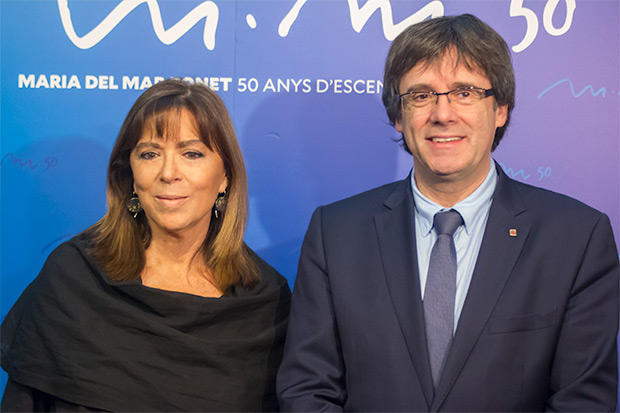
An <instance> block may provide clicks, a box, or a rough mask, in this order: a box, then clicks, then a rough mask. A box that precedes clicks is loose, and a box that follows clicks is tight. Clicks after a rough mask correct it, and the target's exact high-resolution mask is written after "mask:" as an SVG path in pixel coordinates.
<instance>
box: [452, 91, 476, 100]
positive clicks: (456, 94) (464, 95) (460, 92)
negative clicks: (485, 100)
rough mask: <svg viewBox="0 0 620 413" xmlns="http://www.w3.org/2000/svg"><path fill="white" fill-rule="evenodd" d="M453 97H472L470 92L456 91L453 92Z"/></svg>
mask: <svg viewBox="0 0 620 413" xmlns="http://www.w3.org/2000/svg"><path fill="white" fill-rule="evenodd" d="M454 95H455V96H456V97H457V98H459V99H468V98H470V97H472V93H471V91H470V90H457V91H455V92H454Z"/></svg>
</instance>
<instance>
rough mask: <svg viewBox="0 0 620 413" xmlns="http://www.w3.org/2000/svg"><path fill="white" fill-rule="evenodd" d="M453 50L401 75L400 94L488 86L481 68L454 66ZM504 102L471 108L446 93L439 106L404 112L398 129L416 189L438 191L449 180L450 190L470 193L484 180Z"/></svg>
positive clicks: (492, 101)
mask: <svg viewBox="0 0 620 413" xmlns="http://www.w3.org/2000/svg"><path fill="white" fill-rule="evenodd" d="M455 59H456V53H455V52H452V53H451V52H448V53H446V55H445V56H444V58H443V59H442V60H440V61H439V62H438V64H435V65H428V66H424V65H423V64H418V65H416V66H414V67H413V69H411V70H410V71H409V72H407V73H406V74H405V75H404V76H403V77H402V79H401V81H400V85H399V93H401V94H402V93H406V92H411V91H417V92H439V93H441V92H447V91H450V90H454V89H458V88H461V87H468V86H475V87H479V88H484V89H489V88H491V83H490V81H489V80H488V79H487V77H486V76H485V75H484V74H482V72H479V71H471V70H469V69H467V68H466V67H465V66H464V65H463V64H459V65H458V66H457V65H456V60H455ZM506 114H507V106H499V107H498V106H497V104H496V103H495V98H494V97H488V98H484V99H481V100H480V101H477V102H475V103H474V104H472V105H470V106H458V105H455V104H454V103H449V102H448V98H447V96H445V95H442V96H440V97H439V100H438V102H437V104H436V105H435V104H434V102H433V104H431V105H429V107H424V108H414V109H412V110H411V111H408V112H406V111H404V110H403V111H402V115H401V119H400V120H398V121H396V125H395V126H396V130H397V131H398V132H401V133H403V134H404V136H405V141H406V142H407V145H408V146H409V149H410V150H411V152H412V154H413V162H414V167H415V168H414V171H415V179H416V184H417V185H418V188H419V189H420V191H422V193H424V194H425V195H427V196H428V194H427V193H426V192H428V191H425V189H429V188H430V189H431V192H432V190H436V188H437V186H438V185H442V184H450V185H451V190H457V191H464V192H467V193H466V194H464V195H465V196H467V195H469V193H471V192H473V191H474V190H475V189H476V188H477V187H478V186H479V185H480V184H481V183H482V181H483V180H484V178H485V177H486V174H487V172H488V170H489V165H490V162H491V147H492V144H493V139H494V136H495V129H496V128H498V127H501V126H503V125H504V123H505V122H506Z"/></svg>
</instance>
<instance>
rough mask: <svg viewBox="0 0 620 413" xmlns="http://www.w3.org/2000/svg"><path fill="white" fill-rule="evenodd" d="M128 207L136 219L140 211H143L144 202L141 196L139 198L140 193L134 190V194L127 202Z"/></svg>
mask: <svg viewBox="0 0 620 413" xmlns="http://www.w3.org/2000/svg"><path fill="white" fill-rule="evenodd" d="M127 209H128V210H129V212H130V213H132V214H133V217H134V219H135V218H136V217H137V216H138V214H139V213H140V212H142V203H141V202H140V198H138V194H136V191H134V192H133V195H132V196H131V198H130V199H129V202H127Z"/></svg>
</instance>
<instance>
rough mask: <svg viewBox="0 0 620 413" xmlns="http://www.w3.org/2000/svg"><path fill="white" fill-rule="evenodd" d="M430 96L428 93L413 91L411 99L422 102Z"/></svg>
mask: <svg viewBox="0 0 620 413" xmlns="http://www.w3.org/2000/svg"><path fill="white" fill-rule="evenodd" d="M430 98H431V94H430V93H415V94H413V100H415V101H417V102H424V101H425V100H429V99H430Z"/></svg>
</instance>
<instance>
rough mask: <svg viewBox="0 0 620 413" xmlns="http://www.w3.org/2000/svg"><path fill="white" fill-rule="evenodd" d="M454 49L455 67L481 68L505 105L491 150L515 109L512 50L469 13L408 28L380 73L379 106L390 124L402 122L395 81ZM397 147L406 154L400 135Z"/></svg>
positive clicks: (490, 29)
mask: <svg viewBox="0 0 620 413" xmlns="http://www.w3.org/2000/svg"><path fill="white" fill-rule="evenodd" d="M450 50H456V53H457V64H459V63H463V64H464V65H465V66H466V67H467V68H468V69H469V70H481V71H482V72H483V74H484V75H485V76H486V77H487V78H488V79H489V81H490V82H491V87H492V88H493V90H494V92H495V94H494V96H495V100H496V102H497V104H498V105H500V106H504V105H507V106H508V111H507V116H506V123H505V124H504V125H503V126H502V127H500V128H497V129H496V130H495V139H494V140H493V150H494V149H495V148H496V147H497V145H498V144H499V142H500V140H501V139H502V137H503V136H504V132H505V131H506V128H507V127H508V123H509V122H510V114H511V112H512V109H513V108H514V105H515V76H514V69H513V67H512V61H511V58H510V49H509V48H508V45H507V44H506V42H505V41H504V39H502V37H501V36H500V35H499V34H498V33H497V32H496V31H495V30H493V29H492V28H491V27H490V26H489V25H488V24H486V23H484V22H483V21H482V20H480V19H479V18H477V17H476V16H472V15H471V14H463V15H460V16H450V17H438V18H435V19H430V20H425V21H422V22H420V23H417V24H414V25H411V26H409V27H408V28H406V29H405V30H404V31H403V32H402V33H401V34H399V35H398V36H397V37H396V39H394V42H393V43H392V46H391V47H390V51H389V52H388V55H387V58H386V61H385V70H384V75H383V85H384V88H383V105H384V106H385V110H386V111H387V115H388V118H389V119H390V123H391V124H392V125H394V124H395V122H396V121H397V120H400V118H401V107H400V101H399V99H398V95H399V90H398V87H399V83H400V80H401V78H402V77H403V76H404V75H405V74H407V72H409V71H410V70H411V69H412V68H413V67H414V66H416V65H417V64H418V63H423V64H425V65H432V64H435V63H437V62H439V61H440V60H441V59H442V58H443V57H444V56H445V54H446V53H447V52H449V51H450ZM401 144H402V145H403V147H404V148H405V150H406V151H407V152H409V153H411V151H410V150H409V148H408V147H407V143H406V142H405V138H404V136H402V137H401Z"/></svg>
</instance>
